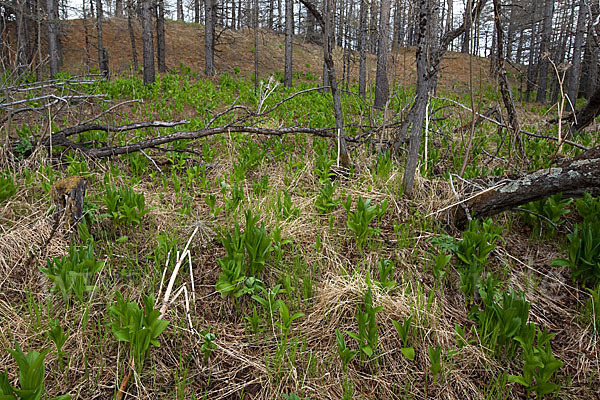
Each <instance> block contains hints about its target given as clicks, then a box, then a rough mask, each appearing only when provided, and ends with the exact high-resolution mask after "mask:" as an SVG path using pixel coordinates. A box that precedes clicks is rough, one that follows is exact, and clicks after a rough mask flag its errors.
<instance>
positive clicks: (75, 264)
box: [40, 243, 104, 302]
mask: <svg viewBox="0 0 600 400" xmlns="http://www.w3.org/2000/svg"><path fill="white" fill-rule="evenodd" d="M103 265H104V262H103V261H98V260H96V258H95V257H94V244H93V243H89V244H88V245H87V246H81V247H77V246H74V245H71V246H70V247H69V254H68V255H66V256H64V257H60V258H59V257H55V258H53V259H52V260H50V259H48V260H47V267H46V268H42V267H40V271H42V272H43V273H44V274H46V276H48V278H49V279H50V280H51V281H52V282H54V285H53V287H52V290H53V291H56V292H60V293H61V294H62V296H63V299H64V300H65V301H69V300H70V298H71V295H75V298H76V299H77V300H79V301H81V302H83V301H84V300H85V294H86V293H87V292H89V291H91V290H93V289H94V287H95V286H94V285H90V283H91V282H92V281H93V280H94V277H95V275H96V274H97V273H98V272H99V271H100V270H101V269H102V267H103Z"/></svg>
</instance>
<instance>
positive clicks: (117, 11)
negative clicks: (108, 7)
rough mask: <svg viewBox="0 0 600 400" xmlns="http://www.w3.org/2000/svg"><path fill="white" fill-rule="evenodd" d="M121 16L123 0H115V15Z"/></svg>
mask: <svg viewBox="0 0 600 400" xmlns="http://www.w3.org/2000/svg"><path fill="white" fill-rule="evenodd" d="M84 1H85V0H84ZM122 16H123V0H115V17H117V18H121V17H122Z"/></svg>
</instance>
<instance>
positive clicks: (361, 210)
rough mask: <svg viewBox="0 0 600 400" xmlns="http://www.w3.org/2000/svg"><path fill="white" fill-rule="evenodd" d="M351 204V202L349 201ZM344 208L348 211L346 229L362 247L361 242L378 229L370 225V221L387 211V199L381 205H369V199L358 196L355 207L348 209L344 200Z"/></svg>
mask: <svg viewBox="0 0 600 400" xmlns="http://www.w3.org/2000/svg"><path fill="white" fill-rule="evenodd" d="M350 204H351V203H350ZM345 207H346V210H347V211H348V221H347V223H346V224H347V226H348V229H350V231H351V232H352V233H353V234H354V238H355V239H356V245H357V246H358V248H359V249H360V248H362V246H363V244H364V243H365V242H366V241H367V240H368V239H369V238H370V237H371V236H373V235H374V234H378V233H379V230H378V229H376V228H372V227H371V226H370V224H371V222H372V221H373V220H374V219H375V218H377V217H381V216H382V215H383V214H385V212H386V211H387V200H385V202H384V203H383V205H379V206H376V205H371V199H367V200H363V198H362V197H359V199H358V202H357V203H356V209H355V210H354V211H350V206H349V204H348V203H347V202H346V204H345Z"/></svg>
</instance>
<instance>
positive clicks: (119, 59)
mask: <svg viewBox="0 0 600 400" xmlns="http://www.w3.org/2000/svg"><path fill="white" fill-rule="evenodd" d="M83 24H84V21H83V20H81V19H79V20H71V21H68V25H67V27H66V32H65V36H64V38H63V40H62V44H63V54H64V65H65V68H66V69H67V70H68V71H69V72H73V73H82V72H84V71H86V59H87V58H88V57H86V49H85V35H84V25H83ZM87 24H88V26H87V30H88V35H89V37H88V38H89V42H90V50H89V51H90V54H89V65H90V68H95V67H97V61H96V60H97V56H96V54H97V53H96V47H95V43H96V36H95V27H94V26H93V24H92V21H89V20H88V21H87ZM165 29H166V46H167V48H166V53H167V68H168V69H174V68H177V67H178V66H179V65H180V63H181V64H183V65H185V66H189V67H191V68H192V69H193V70H194V71H202V70H203V69H204V28H203V26H202V25H198V24H192V23H181V22H175V21H167V23H166V28H165ZM134 30H135V36H136V49H137V53H138V60H139V62H140V63H141V58H142V57H141V56H142V54H141V52H142V43H141V37H142V33H141V26H140V24H139V23H136V25H135V26H134ZM103 38H104V46H105V47H106V48H107V50H108V54H109V60H110V69H111V72H112V73H113V74H121V73H126V72H129V71H131V68H132V65H133V61H132V54H131V43H130V41H129V33H128V30H127V20H126V19H122V18H109V19H107V20H105V23H104V25H103ZM283 46H284V35H283V34H279V33H275V32H272V31H267V30H260V32H259V47H258V51H259V73H260V75H261V76H266V75H269V74H272V73H274V72H275V71H283V64H284V53H283ZM253 47H254V37H253V32H252V30H250V29H242V30H240V31H232V30H226V31H223V32H222V33H221V35H220V36H219V39H218V43H217V48H216V50H217V51H216V59H215V63H216V68H217V71H218V72H225V71H229V72H231V71H233V70H234V68H236V67H237V68H239V69H240V70H241V72H242V73H243V74H244V75H246V76H250V75H251V74H252V73H253V72H254V65H253V62H254V55H253V51H252V49H253ZM335 56H336V61H337V62H336V68H337V71H336V72H337V74H338V77H339V78H340V79H341V75H342V61H341V60H342V58H341V57H342V50H341V49H339V48H338V49H336V52H335ZM414 58H415V57H414V48H401V49H400V50H399V51H398V52H397V53H395V54H393V55H392V57H391V63H392V65H395V67H396V68H395V71H394V72H395V75H394V77H393V78H394V79H395V80H396V81H397V82H398V83H404V84H410V83H412V82H414V81H415V77H414V73H415V69H416V67H415V60H414ZM293 61H294V67H293V69H294V72H311V73H312V74H313V75H315V76H317V77H321V75H322V68H323V67H322V49H321V47H320V46H318V45H314V44H312V43H307V42H305V41H304V40H303V38H302V37H300V36H297V37H295V40H294V54H293ZM367 62H368V64H367V66H368V68H367V78H368V79H369V80H374V78H375V70H376V58H375V55H373V54H369V55H368V59H367ZM488 66H489V62H488V60H487V59H483V58H479V57H476V58H473V73H474V79H475V82H476V83H475V84H476V86H479V85H480V84H481V83H483V84H486V83H489V82H490V81H489V79H488V72H487V71H488V68H489V67H488ZM351 74H352V75H351V76H352V79H353V82H356V81H357V80H358V53H356V52H353V54H352V61H351ZM482 80H483V81H482ZM468 81H469V58H468V56H467V55H465V54H461V53H454V52H449V53H447V55H446V57H445V60H444V62H443V63H442V72H441V74H440V84H442V85H444V86H452V87H454V88H456V85H457V83H459V82H463V83H466V82H468Z"/></svg>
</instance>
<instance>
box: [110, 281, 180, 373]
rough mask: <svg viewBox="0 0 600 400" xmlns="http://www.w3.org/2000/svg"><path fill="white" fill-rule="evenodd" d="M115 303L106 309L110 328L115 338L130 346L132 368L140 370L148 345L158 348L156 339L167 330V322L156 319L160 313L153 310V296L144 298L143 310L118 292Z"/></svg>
mask: <svg viewBox="0 0 600 400" xmlns="http://www.w3.org/2000/svg"><path fill="white" fill-rule="evenodd" d="M116 296H117V303H116V304H115V305H112V306H110V307H108V311H109V313H110V327H111V331H112V333H113V335H114V336H115V338H116V339H117V340H118V341H120V342H127V343H129V344H130V351H131V353H132V355H133V362H134V368H135V370H136V371H137V372H140V371H141V370H142V367H143V365H144V360H145V359H146V356H147V355H148V350H149V349H150V345H153V346H156V347H159V346H160V343H159V342H158V340H157V339H156V338H157V337H158V336H160V334H161V333H162V332H163V331H164V330H165V329H166V328H167V325H169V321H163V320H160V319H158V318H159V317H160V311H159V310H157V309H155V308H154V295H152V294H151V295H150V296H145V297H144V308H143V309H140V307H139V306H138V305H137V303H135V302H132V301H127V300H125V299H124V298H123V295H122V294H121V293H120V292H117V293H116Z"/></svg>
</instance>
